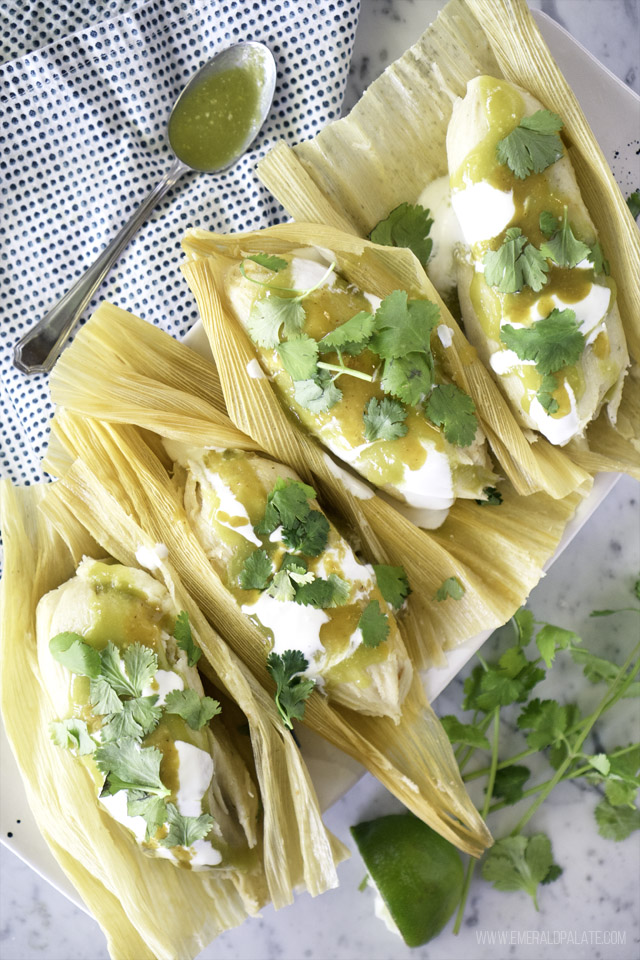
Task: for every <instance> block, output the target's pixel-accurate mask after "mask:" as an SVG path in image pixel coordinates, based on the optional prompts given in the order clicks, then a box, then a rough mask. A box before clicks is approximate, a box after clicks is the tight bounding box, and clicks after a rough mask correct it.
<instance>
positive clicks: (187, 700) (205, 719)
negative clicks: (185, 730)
mask: <svg viewBox="0 0 640 960" xmlns="http://www.w3.org/2000/svg"><path fill="white" fill-rule="evenodd" d="M164 709H165V710H166V712H167V713H177V714H178V716H179V717H182V719H183V720H186V721H187V723H188V724H189V726H190V727H191V729H192V730H199V729H200V728H201V727H204V725H205V724H206V723H209V721H210V720H211V719H213V717H217V716H218V714H219V713H221V712H222V708H221V706H220V704H219V703H218V701H217V700H213V699H212V698H211V697H199V696H198V694H197V693H196V691H195V690H172V691H171V693H168V694H167V697H166V700H165V702H164Z"/></svg>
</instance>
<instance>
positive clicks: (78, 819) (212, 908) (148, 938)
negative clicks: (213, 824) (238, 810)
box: [0, 465, 346, 960]
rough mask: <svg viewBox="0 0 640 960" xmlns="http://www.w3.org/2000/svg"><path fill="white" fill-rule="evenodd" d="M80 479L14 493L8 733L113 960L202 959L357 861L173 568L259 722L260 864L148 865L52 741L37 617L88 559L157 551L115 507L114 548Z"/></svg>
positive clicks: (253, 726)
mask: <svg viewBox="0 0 640 960" xmlns="http://www.w3.org/2000/svg"><path fill="white" fill-rule="evenodd" d="M68 477H69V478H70V482H71V479H73V478H75V488H74V490H75V496H74V495H72V494H71V492H70V490H69V488H67V489H66V490H64V491H63V488H62V484H59V483H56V484H52V485H48V486H47V485H42V486H36V487H31V488H27V489H24V490H20V489H14V488H12V487H11V486H10V485H9V484H8V483H6V484H4V485H3V487H2V527H3V536H4V545H5V573H4V577H3V580H2V599H3V603H2V621H1V626H2V642H1V646H0V655H1V658H2V681H1V690H0V694H1V704H2V714H3V721H4V725H5V729H6V731H7V735H8V737H9V741H10V743H11V746H12V749H13V751H14V753H15V755H16V759H17V762H18V765H19V767H20V769H21V773H22V776H23V779H24V782H25V787H26V790H27V796H28V799H29V804H30V806H31V808H32V811H33V813H34V816H35V819H36V821H37V823H38V826H39V828H40V830H41V832H42V833H43V836H44V837H45V840H46V841H47V842H48V843H49V845H50V847H51V849H52V852H53V853H54V856H56V858H57V859H58V861H59V862H60V864H61V866H62V868H63V869H64V870H65V872H66V873H67V875H68V876H69V878H70V879H71V881H72V882H73V883H74V885H75V886H76V888H77V889H78V891H79V893H80V895H81V896H82V898H83V899H84V900H85V902H86V903H87V906H88V907H89V909H90V910H91V912H92V913H93V914H94V916H95V917H96V919H97V920H98V922H99V923H100V925H101V926H102V928H103V930H104V932H105V934H106V936H107V939H108V942H109V950H110V952H111V955H112V956H113V957H116V958H122V960H138V958H141V957H158V958H166V960H173V958H176V957H180V958H188V957H194V956H195V955H196V954H197V953H199V952H200V950H202V949H203V947H204V946H205V945H206V944H207V943H208V942H209V941H210V940H211V939H212V938H213V937H215V936H216V935H217V934H218V933H220V932H222V931H223V930H226V929H229V928H231V927H234V926H236V925H238V924H239V923H241V922H242V921H243V920H244V919H245V918H246V917H247V916H248V915H251V914H254V913H255V912H256V911H257V910H258V909H259V908H260V907H261V906H262V905H263V904H264V903H266V902H267V901H268V900H269V898H270V897H271V898H272V900H273V902H274V904H275V905H276V906H283V905H285V904H287V903H289V902H291V901H292V899H293V889H294V887H296V886H298V885H299V884H301V883H304V884H305V885H306V887H307V889H308V890H309V891H310V892H312V893H313V894H316V893H320V892H322V891H324V890H325V889H327V888H328V887H332V886H335V885H336V884H337V877H336V871H335V863H336V862H338V861H339V860H340V859H343V858H344V855H345V853H346V851H345V848H344V847H343V846H342V845H341V844H340V843H339V842H338V841H336V840H335V839H334V838H332V837H331V836H330V835H329V834H327V832H326V831H325V828H324V827H323V825H322V821H321V819H320V813H319V810H318V807H317V801H316V799H315V794H314V791H313V787H312V786H311V783H310V781H309V777H308V773H307V771H306V767H305V766H304V763H303V761H302V759H301V757H300V755H299V753H298V750H297V748H296V746H295V744H294V743H293V741H292V739H291V738H290V737H289V736H286V735H285V734H284V731H283V729H282V727H281V724H280V722H279V717H278V715H277V711H276V710H275V707H274V704H273V701H272V699H271V698H270V697H269V696H268V695H267V694H266V693H265V692H264V691H263V689H262V688H261V687H260V686H259V685H258V684H257V683H256V681H255V680H254V679H253V677H252V675H251V674H250V672H249V671H248V670H246V668H244V667H243V665H242V664H241V663H240V662H239V661H238V660H237V658H235V657H234V655H233V654H232V653H231V651H230V650H229V649H228V648H227V647H226V645H225V644H224V643H223V642H222V641H221V639H220V637H219V636H218V635H217V634H215V632H214V631H213V630H212V629H211V627H210V626H209V625H208V623H207V622H206V620H205V619H204V617H203V616H202V614H201V613H200V612H199V610H198V609H197V607H196V606H195V604H194V603H193V601H192V600H191V598H190V597H188V595H187V594H186V592H185V591H184V589H183V588H182V586H181V585H180V582H179V580H178V578H177V577H176V576H175V573H174V571H173V570H172V569H171V567H170V566H169V565H168V564H162V570H161V575H162V579H163V580H164V582H165V585H166V586H167V588H168V589H169V591H170V592H171V593H172V594H173V596H174V598H175V599H176V602H177V603H178V604H179V606H180V608H182V609H185V610H187V611H188V613H189V617H190V621H191V624H192V627H193V631H194V636H195V637H196V638H197V641H198V642H199V643H200V645H201V646H202V648H203V649H205V650H207V651H208V652H209V653H210V657H209V664H212V665H211V666H210V667H209V671H208V673H209V676H210V679H212V681H213V682H214V683H215V684H216V686H217V687H218V689H220V690H221V691H222V692H223V693H226V694H227V695H229V696H230V697H231V698H232V699H234V700H235V701H236V703H238V705H239V706H240V707H241V709H242V710H243V712H244V714H245V716H246V718H247V721H248V724H249V728H250V734H251V743H252V747H253V752H254V760H255V769H256V775H257V779H258V783H259V786H260V793H261V798H262V804H263V807H264V817H263V824H262V828H261V838H260V841H259V845H258V847H257V848H256V865H255V866H254V867H253V868H252V869H250V870H249V871H248V872H242V871H238V872H237V875H235V876H231V877H226V878H222V877H220V876H216V875H215V871H202V872H198V871H187V870H178V869H177V868H176V867H175V866H174V864H172V863H170V862H168V861H167V860H162V859H151V858H149V857H146V856H145V855H144V854H143V852H142V850H141V848H140V847H139V846H138V844H137V843H136V842H135V840H134V839H133V837H132V835H131V834H130V833H129V831H128V830H126V829H125V828H123V827H122V826H120V825H119V824H118V823H117V822H116V821H114V820H113V819H112V818H111V817H110V816H108V815H107V814H106V813H104V812H102V811H101V809H100V807H99V804H98V803H97V801H96V797H95V786H94V784H93V781H92V780H91V778H90V776H89V774H88V772H87V770H86V768H85V767H83V766H82V765H81V764H78V762H77V760H75V758H74V757H73V756H71V754H69V753H68V752H67V751H63V750H61V749H60V748H58V747H56V746H55V745H54V744H53V743H52V742H51V740H50V739H49V732H48V722H49V721H50V720H53V719H58V717H57V716H55V715H54V714H53V713H52V709H53V707H52V702H51V697H50V696H49V695H48V693H47V689H46V687H45V686H44V685H43V683H42V681H41V679H40V677H39V672H38V666H37V658H36V650H35V637H36V634H35V610H36V606H37V603H38V601H39V599H40V597H41V596H43V595H44V594H45V593H47V592H48V591H49V590H51V589H54V588H55V587H57V586H59V585H60V584H61V583H63V582H65V581H66V580H67V579H69V578H70V577H71V576H73V574H74V573H75V568H76V565H77V563H78V561H79V559H80V558H81V557H82V555H84V554H91V555H93V556H104V555H105V552H109V553H110V554H111V556H114V557H116V559H118V560H119V561H120V562H123V563H125V564H126V565H135V563H136V561H135V551H136V549H137V548H138V547H139V546H141V545H144V544H146V545H147V546H149V547H150V546H152V541H149V539H148V538H147V537H146V535H145V534H144V533H143V532H142V531H141V530H139V529H138V528H137V527H136V526H135V524H134V523H133V522H132V521H131V519H130V518H129V517H128V516H127V515H126V514H125V512H124V511H123V510H122V508H121V507H120V506H119V505H118V504H116V503H109V504H108V513H107V514H106V515H107V516H108V518H109V519H108V536H104V531H102V530H101V529H100V525H99V522H98V520H97V518H98V517H100V516H104V515H105V514H104V500H103V503H102V506H101V505H100V504H99V503H98V501H97V499H96V497H95V496H94V491H92V492H91V494H90V500H91V504H90V509H89V510H86V509H85V505H84V503H83V501H82V495H83V494H84V493H85V492H86V489H87V488H86V485H85V484H84V483H83V479H82V476H81V468H80V466H79V465H78V466H77V467H76V468H72V469H71V471H70V472H69V473H68ZM105 499H108V497H107V496H106V494H105ZM101 510H102V513H101ZM85 513H86V514H87V516H89V515H91V516H92V517H93V519H95V520H96V523H95V528H94V532H95V533H96V538H95V539H94V538H93V537H92V536H91V535H90V534H89V533H88V531H87V530H86V528H85V527H83V525H82V520H83V519H84V515H85ZM107 540H109V542H108V543H107ZM98 541H100V546H99V545H98ZM116 554H117V556H116ZM211 651H213V653H211ZM203 659H204V658H203Z"/></svg>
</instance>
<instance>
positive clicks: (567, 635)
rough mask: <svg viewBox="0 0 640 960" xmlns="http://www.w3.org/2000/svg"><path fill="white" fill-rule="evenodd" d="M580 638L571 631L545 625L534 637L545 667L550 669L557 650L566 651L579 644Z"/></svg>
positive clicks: (548, 624)
mask: <svg viewBox="0 0 640 960" xmlns="http://www.w3.org/2000/svg"><path fill="white" fill-rule="evenodd" d="M581 642H582V641H581V640H580V637H579V636H578V634H577V633H574V632H573V630H565V629H564V628H563V627H554V626H552V624H550V623H545V625H544V627H543V628H542V630H540V631H539V632H538V635H537V637H536V646H537V648H538V650H539V651H540V655H541V657H542V659H543V660H544V662H545V664H546V666H547V667H550V666H551V664H552V663H553V661H554V659H555V655H556V652H557V651H558V650H566V649H567V648H568V647H572V646H573V645H574V644H576V643H581Z"/></svg>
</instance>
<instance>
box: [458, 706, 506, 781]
mask: <svg viewBox="0 0 640 960" xmlns="http://www.w3.org/2000/svg"><path fill="white" fill-rule="evenodd" d="M491 718H492V714H491V713H488V714H487V715H486V716H485V717H483V718H482V720H481V721H480V722H479V723H476V721H475V716H474V720H473V725H474V727H475V728H476V729H477V730H479V731H480V732H481V733H485V732H486V730H487V729H488V728H489V726H490V725H491ZM462 747H463V745H462V744H461V745H460V746H459V747H458V749H457V750H456V753H455V757H456V760H457V759H458V753H461V752H462ZM476 750H477V747H467V751H466V753H465V755H464V756H463V757H462V758H461V759H460V760H459V761H458V767H459V768H460V773H462V771H463V770H464V768H465V767H466V765H467V763H468V762H469V760H470V759H471V757H472V756H473V754H474V753H475V752H476ZM498 769H500V768H499V767H498ZM488 772H489V767H485V768H484V770H483V773H488ZM475 777H476V774H475V773H469V774H467V776H466V777H463V778H462V779H463V780H465V779H468V780H474V779H475Z"/></svg>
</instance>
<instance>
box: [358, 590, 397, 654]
mask: <svg viewBox="0 0 640 960" xmlns="http://www.w3.org/2000/svg"><path fill="white" fill-rule="evenodd" d="M358 629H359V630H360V632H361V633H362V642H363V644H364V645H365V647H378V646H380V644H381V643H382V642H383V640H386V639H387V637H388V636H389V629H390V628H389V618H388V617H387V615H386V613H382V611H381V610H380V604H379V603H378V601H377V600H370V601H369V603H368V604H367V605H366V607H365V608H364V610H363V611H362V614H361V616H360V619H359V620H358Z"/></svg>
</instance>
